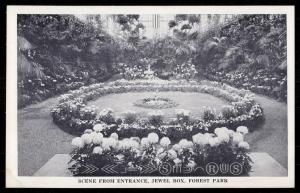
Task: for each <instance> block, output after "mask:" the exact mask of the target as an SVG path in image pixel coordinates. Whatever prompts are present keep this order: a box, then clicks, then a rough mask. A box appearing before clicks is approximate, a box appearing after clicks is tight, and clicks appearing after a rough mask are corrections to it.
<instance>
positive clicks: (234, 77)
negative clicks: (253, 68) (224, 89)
mask: <svg viewBox="0 0 300 193" xmlns="http://www.w3.org/2000/svg"><path fill="white" fill-rule="evenodd" d="M211 73H212V75H209V76H208V78H209V79H211V80H216V81H220V82H225V83H227V84H230V85H233V86H235V87H239V88H244V89H247V90H251V91H253V92H256V93H259V94H264V95H267V96H270V97H273V98H276V99H281V100H283V101H286V99H287V77H286V74H284V73H281V74H278V75H276V76H274V72H272V71H268V70H260V71H258V72H257V73H251V72H249V71H245V70H240V71H235V72H233V73H224V72H214V71H213V72H211Z"/></svg>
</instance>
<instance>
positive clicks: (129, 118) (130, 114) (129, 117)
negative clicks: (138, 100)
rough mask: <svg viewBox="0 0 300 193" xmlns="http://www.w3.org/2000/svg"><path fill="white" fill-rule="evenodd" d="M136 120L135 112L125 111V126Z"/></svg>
mask: <svg viewBox="0 0 300 193" xmlns="http://www.w3.org/2000/svg"><path fill="white" fill-rule="evenodd" d="M136 120H137V113H136V112H135V111H126V112H125V113H124V122H125V123H126V124H132V123H134V122H135V121H136Z"/></svg>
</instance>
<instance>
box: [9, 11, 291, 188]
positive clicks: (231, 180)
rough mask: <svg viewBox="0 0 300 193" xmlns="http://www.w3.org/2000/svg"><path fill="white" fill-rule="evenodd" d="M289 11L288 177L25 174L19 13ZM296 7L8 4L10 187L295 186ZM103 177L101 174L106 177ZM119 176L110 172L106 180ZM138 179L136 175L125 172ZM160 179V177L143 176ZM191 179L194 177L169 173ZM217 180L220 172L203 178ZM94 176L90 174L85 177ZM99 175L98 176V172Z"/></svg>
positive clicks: (243, 12) (247, 12)
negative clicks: (128, 181)
mask: <svg viewBox="0 0 300 193" xmlns="http://www.w3.org/2000/svg"><path fill="white" fill-rule="evenodd" d="M158 13H159V14H174V13H176V14H180V13H181V14H199V13H200V14H287V45H288V46H287V53H288V58H287V63H288V70H287V73H288V103H287V105H288V176H287V177H226V179H227V180H228V183H226V184H222V183H198V184H197V183H195V184H193V183H188V184H187V183H186V184H180V183H168V184H152V183H149V184H117V183H114V184H99V183H97V184H80V183H78V182H77V181H78V178H77V177H19V176H18V173H17V171H18V161H17V160H18V155H17V152H18V148H17V147H18V145H17V144H18V142H17V14H158ZM294 13H295V11H294V6H7V53H6V54H7V64H6V66H7V85H6V100H7V101H6V187H37V188H38V187H40V188H45V187H55V188H66V187H69V188H118V187H122V188H129V187H132V188H153V187H160V188H183V187H184V188H197V187H199V188H224V187H225V188H241V187H249V188H250V187H252V188H258V187H260V188H288V187H289V188H291V187H295V168H294V165H295V148H294V147H295V134H294V131H295V111H294V107H295V97H294V96H295V76H294V73H295V69H294V68H295V28H294V26H295V15H294ZM101 178H102V177H97V178H96V179H101ZM109 178H114V179H117V178H119V177H105V178H104V179H109ZM122 178H123V179H125V178H128V179H129V178H132V177H122ZM139 178H148V179H154V178H159V177H139ZM164 178H169V179H172V178H186V179H187V178H191V177H164ZM198 178H201V177H198ZM202 178H211V179H213V178H214V179H216V178H217V177H202ZM85 179H88V178H85ZM93 179H95V178H94V177H93Z"/></svg>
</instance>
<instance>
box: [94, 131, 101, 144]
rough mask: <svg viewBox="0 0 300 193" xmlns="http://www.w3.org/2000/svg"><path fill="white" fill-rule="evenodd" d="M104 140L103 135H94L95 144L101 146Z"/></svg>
mask: <svg viewBox="0 0 300 193" xmlns="http://www.w3.org/2000/svg"><path fill="white" fill-rule="evenodd" d="M102 139H103V135H102V133H96V134H95V135H94V137H93V143H94V144H100V143H101V141H102Z"/></svg>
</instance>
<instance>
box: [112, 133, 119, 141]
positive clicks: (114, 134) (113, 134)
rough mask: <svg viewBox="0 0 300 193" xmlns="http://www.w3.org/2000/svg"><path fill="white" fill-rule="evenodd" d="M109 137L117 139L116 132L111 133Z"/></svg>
mask: <svg viewBox="0 0 300 193" xmlns="http://www.w3.org/2000/svg"><path fill="white" fill-rule="evenodd" d="M110 137H111V138H114V139H115V140H118V139H119V135H118V134H117V133H112V134H110Z"/></svg>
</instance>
